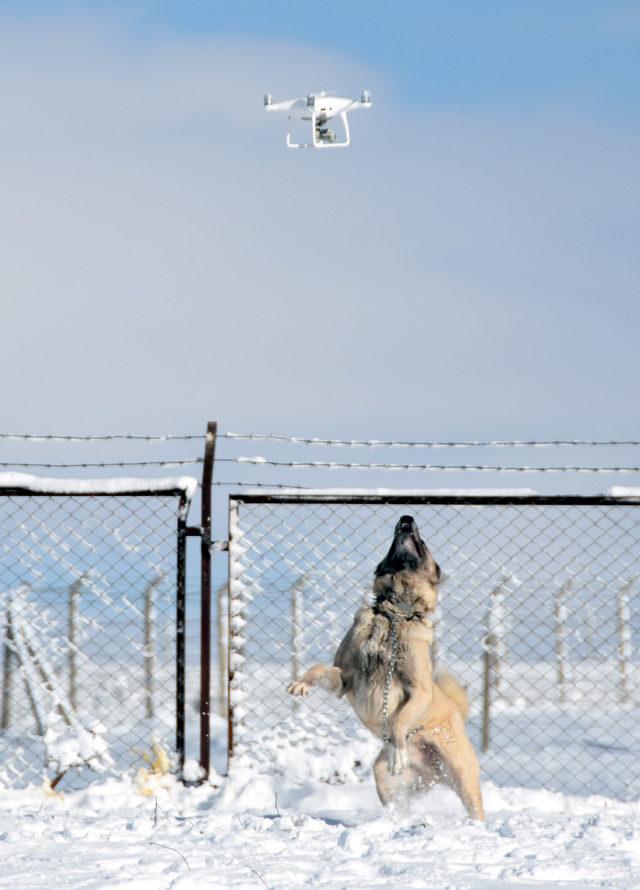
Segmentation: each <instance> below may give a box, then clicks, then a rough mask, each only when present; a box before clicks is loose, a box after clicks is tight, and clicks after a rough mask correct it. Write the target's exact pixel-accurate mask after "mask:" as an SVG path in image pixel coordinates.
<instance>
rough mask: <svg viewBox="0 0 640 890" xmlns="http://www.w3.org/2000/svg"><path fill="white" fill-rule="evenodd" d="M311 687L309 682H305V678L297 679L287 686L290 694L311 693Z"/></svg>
mask: <svg viewBox="0 0 640 890" xmlns="http://www.w3.org/2000/svg"><path fill="white" fill-rule="evenodd" d="M310 689H311V686H310V685H309V684H308V683H305V682H304V680H295V681H294V682H293V683H289V685H288V686H287V692H288V693H289V695H309V690H310Z"/></svg>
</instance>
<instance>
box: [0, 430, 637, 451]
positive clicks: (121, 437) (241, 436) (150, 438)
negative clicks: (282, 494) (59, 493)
mask: <svg viewBox="0 0 640 890" xmlns="http://www.w3.org/2000/svg"><path fill="white" fill-rule="evenodd" d="M218 438H219V439H227V440H234V439H236V440H239V441H262V442H288V443H290V444H293V445H327V446H338V447H344V448H356V447H362V448H576V447H596V448H600V447H620V446H625V447H638V446H640V440H636V439H541V440H537V439H468V440H460V441H455V440H425V441H417V440H416V441H411V440H400V441H394V440H392V439H329V438H320V437H315V436H287V435H283V434H279V433H233V432H226V433H218ZM204 439H205V435H204V434H195V433H193V434H191V433H190V434H186V433H185V434H174V433H160V434H158V435H146V434H137V433H108V434H105V435H87V436H79V435H62V434H56V433H11V432H9V433H0V440H5V441H24V442H27V441H28V442H60V443H62V442H66V443H86V442H115V441H122V442H127V441H128V442H160V443H162V442H188V441H203V440H204Z"/></svg>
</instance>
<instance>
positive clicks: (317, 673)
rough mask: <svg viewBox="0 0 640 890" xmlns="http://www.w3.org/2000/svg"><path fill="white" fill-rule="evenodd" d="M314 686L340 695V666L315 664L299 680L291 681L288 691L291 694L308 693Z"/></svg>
mask: <svg viewBox="0 0 640 890" xmlns="http://www.w3.org/2000/svg"><path fill="white" fill-rule="evenodd" d="M312 686H321V687H322V688H323V689H328V690H329V692H333V693H335V694H336V695H339V694H340V693H341V691H342V671H341V670H340V668H339V667H330V666H329V665H326V664H315V665H314V666H313V667H312V668H309V670H308V671H307V672H306V673H304V674H303V675H302V676H301V677H300V678H299V679H298V680H294V681H293V683H289V685H288V686H287V692H288V693H289V694H290V695H308V694H309V690H310V689H311V687H312Z"/></svg>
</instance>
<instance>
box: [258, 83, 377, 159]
mask: <svg viewBox="0 0 640 890" xmlns="http://www.w3.org/2000/svg"><path fill="white" fill-rule="evenodd" d="M264 107H265V108H266V110H267V111H288V112H289V126H288V128H287V146H288V147H289V148H346V147H347V145H349V143H350V141H351V137H350V135H349V123H348V121H347V112H348V111H355V109H356V108H371V96H370V94H369V93H368V92H367V91H366V90H365V91H364V92H363V94H362V96H361V97H360V99H341V98H340V97H339V96H328V95H327V94H326V93H325V92H320V93H309V95H308V96H302V97H301V98H300V99H285V101H284V102H274V101H273V99H272V97H271V96H270V95H269V93H267V94H266V95H265V97H264ZM337 117H339V118H340V120H341V121H342V128H343V131H344V137H343V139H342V141H339V140H338V138H337V136H336V134H335V132H334V131H333V130H330V129H329V121H330V120H332V119H333V118H337ZM292 120H303V121H311V136H312V139H313V141H312V142H294V141H293V139H292V138H291V121H292Z"/></svg>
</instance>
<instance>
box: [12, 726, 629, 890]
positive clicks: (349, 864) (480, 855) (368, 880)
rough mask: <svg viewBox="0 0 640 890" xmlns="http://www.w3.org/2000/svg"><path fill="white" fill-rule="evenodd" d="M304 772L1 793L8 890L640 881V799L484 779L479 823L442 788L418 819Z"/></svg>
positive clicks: (351, 783)
mask: <svg viewBox="0 0 640 890" xmlns="http://www.w3.org/2000/svg"><path fill="white" fill-rule="evenodd" d="M221 729H222V727H217V731H218V732H220V731H221ZM316 766H317V765H316ZM304 771H305V770H304V763H303V762H301V763H300V764H299V769H298V770H297V773H298V775H297V776H296V778H295V779H294V778H290V777H287V776H285V775H282V774H280V772H279V771H275V770H274V771H273V772H272V773H271V774H270V773H269V772H268V771H260V772H257V771H256V770H255V769H253V768H251V767H247V768H238V769H236V770H235V771H234V774H233V775H232V776H231V778H229V779H221V780H220V781H219V783H218V787H211V786H203V787H198V788H183V787H182V786H180V785H179V784H177V783H176V782H175V780H174V779H173V778H171V777H169V776H159V777H156V776H153V775H152V776H150V777H148V778H147V780H146V781H145V782H143V783H142V786H140V785H139V784H138V785H136V784H135V783H134V782H133V781H132V780H131V778H123V779H119V780H116V779H103V780H102V781H100V782H96V783H95V784H93V785H92V786H90V787H89V788H87V789H85V790H83V791H74V792H68V793H66V794H65V793H62V794H55V795H51V794H47V793H44V792H43V791H41V790H39V789H35V788H32V789H30V790H28V791H24V790H23V791H17V790H5V791H3V792H2V795H1V796H0V857H1V860H2V870H1V873H0V886H3V887H8V888H9V887H11V888H20V890H45V888H46V890H49V888H50V887H51V886H55V887H56V888H67V887H69V888H74V890H85V888H86V890H101V888H118V890H164V888H167V890H168V888H172V890H204V888H217V887H220V888H222V887H234V888H238V890H241V888H247V890H248V888H261V887H269V888H274V890H275V888H289V887H322V888H327V890H338V888H359V890H365V888H366V890H368V888H372V890H373V888H382V887H416V888H426V887H438V888H478V890H493V888H507V887H510V888H518V890H533V888H536V890H542V888H556V887H571V888H591V887H594V888H595V887H600V888H601V887H611V888H613V887H615V888H628V890H632V888H634V890H635V888H637V887H638V886H640V805H639V803H638V802H626V803H623V802H619V801H615V800H612V799H607V798H604V797H589V798H580V797H573V796H570V795H563V794H559V793H554V792H549V791H536V790H527V789H518V788H499V787H497V786H496V785H494V784H493V783H491V782H484V784H483V792H484V797H485V803H486V808H487V822H486V824H484V825H481V824H476V823H472V822H470V821H469V820H468V819H467V818H466V816H465V815H464V813H463V811H462V808H461V806H460V804H459V803H458V801H457V799H456V798H455V797H454V795H453V794H452V793H451V792H449V791H447V790H445V789H434V791H432V792H431V794H430V795H429V796H428V797H427V798H425V799H424V800H422V801H420V802H419V803H418V804H417V805H416V806H415V808H414V811H413V812H411V813H409V814H394V813H385V812H383V811H382V809H381V807H380V805H379V803H378V801H377V797H376V793H375V789H374V786H373V784H372V782H371V780H370V778H368V777H367V778H365V779H363V780H362V781H358V780H357V778H355V777H354V778H352V779H350V780H346V781H335V782H333V783H329V782H320V781H317V780H316V779H314V778H308V779H306V780H305V779H304V778H301V776H302V775H303V774H304ZM313 771H314V769H313V768H311V769H309V770H308V774H309V775H310V776H311V774H312V773H313Z"/></svg>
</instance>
